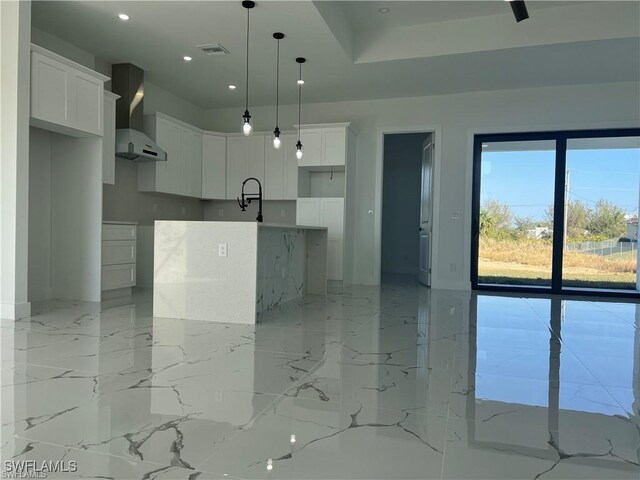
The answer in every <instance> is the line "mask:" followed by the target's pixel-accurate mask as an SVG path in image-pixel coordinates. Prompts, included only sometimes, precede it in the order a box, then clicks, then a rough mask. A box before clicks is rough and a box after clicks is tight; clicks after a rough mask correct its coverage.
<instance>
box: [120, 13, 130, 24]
mask: <svg viewBox="0 0 640 480" xmlns="http://www.w3.org/2000/svg"><path fill="white" fill-rule="evenodd" d="M118 18H119V19H120V20H122V21H123V22H126V21H127V20H129V15H127V14H126V13H120V14H118Z"/></svg>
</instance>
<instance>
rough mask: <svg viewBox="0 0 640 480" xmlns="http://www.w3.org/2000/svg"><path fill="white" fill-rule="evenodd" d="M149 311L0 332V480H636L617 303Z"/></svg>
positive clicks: (64, 315) (55, 318)
mask: <svg viewBox="0 0 640 480" xmlns="http://www.w3.org/2000/svg"><path fill="white" fill-rule="evenodd" d="M151 299H152V297H151V293H150V292H149V291H137V292H136V293H135V295H134V301H133V303H132V304H131V305H126V306H119V307H114V308H110V309H105V310H103V311H100V309H99V308H98V307H97V306H96V305H95V304H87V303H81V302H63V301H49V302H41V303H37V304H35V305H34V308H33V312H34V313H33V316H32V317H31V318H28V319H24V320H21V321H18V322H13V323H11V322H3V323H2V324H1V325H0V347H1V350H0V356H1V358H2V363H1V364H0V394H1V400H2V418H1V420H2V421H1V431H0V433H1V435H0V437H1V442H0V446H1V452H2V461H3V463H2V465H3V468H4V471H3V474H7V473H9V472H8V470H7V469H8V468H10V467H9V466H11V468H14V469H15V468H18V467H20V466H21V467H20V468H27V467H25V465H32V464H33V463H32V464H28V463H25V462H29V461H33V462H35V465H42V464H43V462H55V461H59V462H62V463H60V465H67V466H68V462H70V461H73V462H75V463H74V464H75V465H76V469H75V470H74V471H69V470H68V471H66V472H60V471H59V472H50V473H49V476H48V478H112V479H133V478H140V479H155V478H158V479H171V478H176V479H188V480H196V479H218V478H245V479H252V478H256V479H257V478H265V479H277V478H289V479H303V478H317V479H319V478H331V479H346V478H359V479H409V478H415V479H441V478H452V479H454V478H492V479H515V478H528V479H538V478H539V479H565V478H575V479H590V478H593V479H608V478H611V479H633V480H638V478H640V306H638V305H636V304H629V303H615V302H598V301H593V300H588V299H585V300H575V299H563V298H559V297H553V298H544V297H536V298H522V297H518V296H514V295H511V296H493V295H488V294H482V295H481V294H471V293H468V292H466V293H465V292H452V291H437V290H433V291H431V290H428V289H425V288H423V287H421V286H419V285H417V284H415V283H413V282H407V281H397V282H394V283H387V284H384V285H382V286H381V287H357V286H355V287H350V288H346V289H342V288H340V287H336V286H333V285H332V286H331V288H330V289H329V294H328V295H327V296H326V297H321V296H307V297H304V298H303V299H301V300H297V301H293V302H289V303H287V304H284V305H281V306H279V307H278V308H276V309H274V310H272V311H268V312H264V313H263V314H261V315H260V319H259V320H260V322H259V323H258V324H257V325H255V326H249V325H232V324H224V323H211V322H194V321H185V320H178V319H169V318H154V317H152V303H151V301H152V300H151ZM559 312H560V313H559ZM7 461H8V462H9V463H6V462H7ZM21 461H22V463H20V462H21ZM65 462H66V463H65Z"/></svg>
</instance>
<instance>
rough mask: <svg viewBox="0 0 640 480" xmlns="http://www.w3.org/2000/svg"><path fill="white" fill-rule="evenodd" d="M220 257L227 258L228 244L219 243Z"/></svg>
mask: <svg viewBox="0 0 640 480" xmlns="http://www.w3.org/2000/svg"><path fill="white" fill-rule="evenodd" d="M218 256H219V257H226V256H227V244H226V243H219V244H218Z"/></svg>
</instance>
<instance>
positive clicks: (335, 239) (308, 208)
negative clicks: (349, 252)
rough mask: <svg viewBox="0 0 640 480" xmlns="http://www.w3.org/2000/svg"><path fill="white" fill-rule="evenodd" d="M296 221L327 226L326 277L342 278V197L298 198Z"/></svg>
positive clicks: (309, 224)
mask: <svg viewBox="0 0 640 480" xmlns="http://www.w3.org/2000/svg"><path fill="white" fill-rule="evenodd" d="M296 223H297V224H298V225H307V226H311V227H327V239H328V244H327V278H328V279H329V280H342V279H343V262H344V198H299V199H298V200H297V202H296Z"/></svg>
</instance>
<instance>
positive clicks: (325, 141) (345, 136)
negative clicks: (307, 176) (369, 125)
mask: <svg viewBox="0 0 640 480" xmlns="http://www.w3.org/2000/svg"><path fill="white" fill-rule="evenodd" d="M351 135H353V133H352V132H351V130H350V129H349V124H348V123H339V124H330V125H302V126H301V127H300V141H301V142H302V152H303V155H302V158H301V159H300V160H299V161H298V165H299V166H300V167H320V168H325V167H339V168H341V167H344V166H345V163H346V158H347V144H348V142H349V137H350V136H351Z"/></svg>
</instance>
